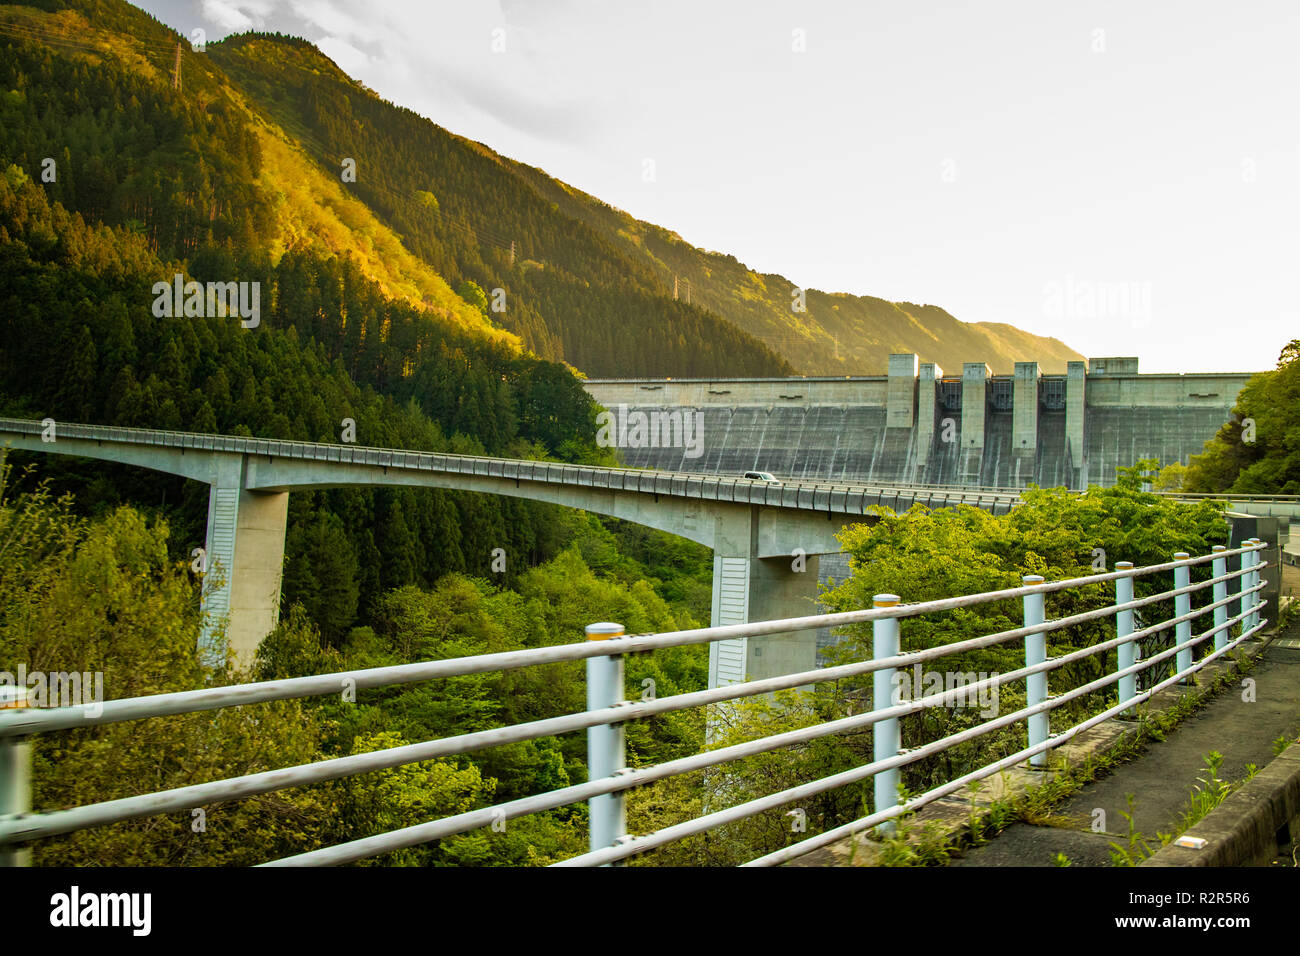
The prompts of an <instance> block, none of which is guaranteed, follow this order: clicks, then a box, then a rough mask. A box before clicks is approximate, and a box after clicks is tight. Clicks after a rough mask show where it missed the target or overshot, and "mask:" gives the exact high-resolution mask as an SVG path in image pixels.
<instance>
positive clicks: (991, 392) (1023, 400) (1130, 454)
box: [585, 353, 1252, 488]
mask: <svg viewBox="0 0 1300 956" xmlns="http://www.w3.org/2000/svg"><path fill="white" fill-rule="evenodd" d="M1251 374H1252V373H1194V374H1186V375H1178V374H1156V375H1144V374H1140V373H1139V372H1138V360H1137V359H1136V358H1132V357H1118V358H1093V359H1089V360H1088V361H1087V362H1086V363H1085V362H1071V363H1069V366H1068V370H1067V372H1066V374H1064V375H1043V374H1041V373H1040V372H1039V368H1038V364H1037V363H1036V362H1017V363H1016V366H1015V371H1014V373H1013V374H1012V375H1001V376H999V375H993V374H991V373H990V371H989V368H988V366H987V365H985V364H984V363H980V362H968V363H966V365H965V366H963V368H962V369H961V370H960V372H959V373H956V374H949V373H946V372H945V371H944V370H943V369H941V368H939V367H938V366H936V365H934V364H933V363H923V362H919V361H918V359H917V356H916V355H914V354H910V353H900V354H896V355H892V356H891V357H890V362H889V374H887V375H876V376H846V377H839V378H833V377H806V378H783V379H770V378H766V379H762V378H732V379H591V380H588V381H587V382H586V383H585V384H586V388H587V391H588V392H589V393H590V394H591V395H592V397H593V398H594V399H595V400H596V401H597V402H599V403H600V404H601V405H603V406H604V407H605V408H606V409H609V410H610V413H611V415H612V416H613V419H614V420H615V423H616V425H617V426H618V427H617V428H613V429H611V430H610V435H611V436H614V437H613V438H612V440H611V441H610V442H609V443H610V444H614V445H615V446H616V447H617V448H618V450H619V453H620V455H621V457H622V459H623V461H624V463H625V464H627V465H629V466H631V467H638V468H658V469H670V470H674V471H687V472H690V471H694V472H700V473H705V474H741V473H743V472H746V471H767V472H771V473H772V474H774V475H775V476H776V477H778V478H783V479H796V478H797V479H826V480H843V481H853V482H872V483H907V484H945V485H973V486H999V487H1023V486H1025V485H1027V484H1030V483H1033V484H1037V485H1040V486H1043V487H1055V486H1060V485H1064V486H1067V487H1070V488H1084V487H1086V486H1087V485H1089V484H1099V485H1111V484H1114V482H1115V479H1116V476H1117V474H1118V469H1119V468H1121V467H1126V466H1128V465H1131V464H1133V463H1134V462H1135V461H1137V460H1138V459H1139V458H1151V457H1154V458H1158V459H1159V460H1160V463H1161V464H1162V465H1167V464H1170V463H1172V462H1175V461H1177V462H1181V463H1183V464H1186V463H1187V461H1188V459H1189V458H1190V457H1191V456H1192V455H1194V454H1198V453H1199V452H1200V451H1201V450H1202V448H1203V446H1204V444H1205V442H1206V441H1207V440H1208V439H1210V438H1212V437H1213V436H1214V434H1215V432H1216V431H1218V429H1219V427H1220V426H1221V425H1222V424H1224V423H1225V422H1227V421H1228V420H1229V419H1230V418H1231V417H1232V407H1233V405H1234V404H1235V403H1236V399H1237V394H1238V393H1239V392H1240V391H1241V389H1242V387H1243V386H1244V385H1245V384H1246V382H1247V381H1248V380H1249V378H1250V377H1251ZM674 415H675V416H676V417H673V416H674ZM638 425H640V426H642V427H638ZM629 426H630V427H629ZM683 431H685V434H683Z"/></svg>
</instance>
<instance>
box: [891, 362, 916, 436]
mask: <svg viewBox="0 0 1300 956" xmlns="http://www.w3.org/2000/svg"><path fill="white" fill-rule="evenodd" d="M918 363H919V358H918V356H917V355H916V353H915V352H902V353H897V354H894V355H891V356H889V385H888V392H887V393H886V400H885V402H886V404H885V427H886V428H911V427H912V424H913V422H915V421H916V373H917V369H918V367H919V365H918Z"/></svg>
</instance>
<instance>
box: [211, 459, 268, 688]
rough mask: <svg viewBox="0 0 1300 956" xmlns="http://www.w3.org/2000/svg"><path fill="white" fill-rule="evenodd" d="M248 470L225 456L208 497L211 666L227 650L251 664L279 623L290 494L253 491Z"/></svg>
mask: <svg viewBox="0 0 1300 956" xmlns="http://www.w3.org/2000/svg"><path fill="white" fill-rule="evenodd" d="M244 466H245V456H243V455H222V456H220V457H219V458H218V459H217V460H216V461H215V462H214V469H213V470H214V472H215V474H214V475H213V481H212V483H211V485H212V490H211V493H210V494H209V496H208V531H207V540H206V543H205V545H204V548H205V550H206V553H207V572H206V574H205V576H204V583H203V597H202V611H203V627H202V630H201V631H200V633H199V653H200V655H201V656H202V657H203V659H204V660H205V662H210V663H218V662H220V660H221V659H222V658H223V657H224V655H225V653H226V651H227V649H229V650H231V651H233V652H234V654H235V658H236V660H237V661H238V662H239V663H240V664H249V663H251V662H252V660H253V658H254V657H255V656H256V654H257V645H258V644H260V643H261V641H262V638H264V637H266V635H267V634H269V633H270V632H271V631H273V630H274V629H275V626H276V624H277V623H279V620H280V579H281V577H282V575H283V572H284V536H285V529H286V527H287V526H288V519H289V493H288V492H287V491H280V492H257V491H248V490H247V489H246V488H245V487H244ZM222 623H224V624H225V635H226V637H225V643H224V644H223V643H222V642H221V639H220V636H219V635H220V633H221V625H222Z"/></svg>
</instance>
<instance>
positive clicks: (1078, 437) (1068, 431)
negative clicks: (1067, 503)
mask: <svg viewBox="0 0 1300 956" xmlns="http://www.w3.org/2000/svg"><path fill="white" fill-rule="evenodd" d="M1087 382H1088V366H1087V363H1085V362H1070V363H1069V364H1068V365H1066V373H1065V461H1066V465H1067V468H1068V470H1067V472H1066V478H1067V479H1068V481H1069V484H1070V487H1071V488H1075V489H1083V488H1085V487H1087V485H1088V471H1087V467H1086V464H1087V463H1086V461H1085V460H1084V450H1083V416H1084V408H1085V401H1086V397H1087V396H1086V395H1085V388H1086V386H1087Z"/></svg>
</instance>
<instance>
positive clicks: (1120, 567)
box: [1115, 561, 1133, 571]
mask: <svg viewBox="0 0 1300 956" xmlns="http://www.w3.org/2000/svg"><path fill="white" fill-rule="evenodd" d="M1132 569H1133V562H1132V561H1116V562H1115V570H1116V571H1131V570H1132Z"/></svg>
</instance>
